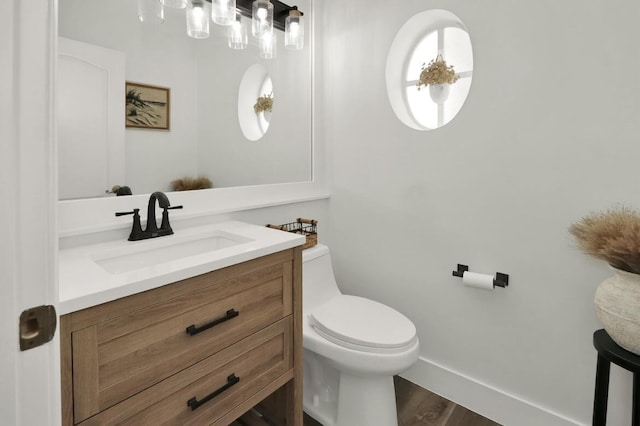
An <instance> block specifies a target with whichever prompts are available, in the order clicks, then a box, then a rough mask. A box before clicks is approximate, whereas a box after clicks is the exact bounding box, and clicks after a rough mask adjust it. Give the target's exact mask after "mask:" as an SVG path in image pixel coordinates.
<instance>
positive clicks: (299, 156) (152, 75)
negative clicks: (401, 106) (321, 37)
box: [58, 0, 313, 200]
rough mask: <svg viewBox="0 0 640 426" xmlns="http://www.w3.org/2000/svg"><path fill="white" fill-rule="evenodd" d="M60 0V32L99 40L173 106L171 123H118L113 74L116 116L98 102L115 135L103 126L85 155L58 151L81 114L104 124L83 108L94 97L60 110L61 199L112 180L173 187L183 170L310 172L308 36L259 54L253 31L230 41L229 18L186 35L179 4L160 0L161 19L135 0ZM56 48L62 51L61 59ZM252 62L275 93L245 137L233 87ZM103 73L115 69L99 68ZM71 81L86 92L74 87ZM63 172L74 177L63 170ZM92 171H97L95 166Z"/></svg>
mask: <svg viewBox="0 0 640 426" xmlns="http://www.w3.org/2000/svg"><path fill="white" fill-rule="evenodd" d="M295 4H296V5H297V6H298V7H299V9H300V10H302V11H304V12H305V17H307V18H309V15H310V12H311V0H296V2H295ZM58 10H59V13H58V16H59V19H58V21H59V26H58V34H59V36H60V37H62V38H64V39H71V40H72V42H73V41H76V42H80V43H83V44H84V45H81V46H80V47H81V50H82V49H87V50H89V51H93V50H100V49H104V50H105V51H108V52H111V53H113V54H114V55H115V56H118V54H119V55H121V56H122V58H123V60H124V65H119V66H120V67H122V66H123V67H124V71H123V75H124V80H126V81H129V82H135V83H139V84H144V85H150V86H156V87H160V88H166V89H169V93H170V116H171V121H170V128H169V130H157V129H140V128H126V129H125V128H124V102H125V99H124V98H125V91H124V86H123V87H121V88H119V87H118V86H119V83H116V84H115V86H116V87H115V88H113V89H112V88H107V89H104V90H103V92H104V93H106V95H105V97H107V98H113V97H116V98H117V96H120V95H121V101H122V105H121V110H122V114H123V116H122V117H119V113H117V112H116V113H114V112H108V113H107V111H108V109H107V107H104V110H105V114H110V115H109V118H110V119H113V120H114V121H115V122H116V123H117V124H116V127H115V133H116V134H117V133H118V132H120V134H121V136H117V135H116V136H114V137H111V136H105V138H104V139H105V140H104V141H103V146H102V147H101V148H99V149H98V150H97V151H95V150H94V152H93V157H90V156H89V157H87V156H85V155H84V154H83V153H82V151H83V149H75V148H73V149H67V150H66V152H67V154H65V135H64V134H63V132H64V131H66V132H71V133H73V132H75V131H76V130H77V129H76V128H75V125H74V122H75V123H78V124H83V125H84V129H85V130H87V127H88V128H89V129H88V130H91V127H92V126H93V127H100V126H102V121H100V120H97V121H94V120H92V119H91V118H90V117H88V118H86V117H85V116H84V114H83V113H84V109H86V108H84V107H83V105H92V104H95V102H93V101H94V100H95V99H96V98H95V97H93V96H92V97H91V99H86V100H85V101H84V102H77V101H75V102H73V103H72V104H71V105H67V107H66V108H67V109H66V112H65V114H64V115H65V116H66V117H67V118H68V119H69V121H68V123H67V125H66V126H60V125H59V128H60V129H61V131H60V132H59V135H58V145H59V147H60V149H59V151H60V152H61V155H66V157H65V158H59V165H60V173H59V175H60V180H61V182H60V184H61V186H62V185H65V188H61V189H60V194H61V197H60V198H61V199H65V200H71V199H78V198H98V197H113V196H114V195H113V194H105V191H106V190H109V189H111V187H112V186H113V185H121V186H122V185H126V186H129V187H130V188H131V190H132V192H133V194H134V195H138V194H145V193H150V192H153V191H156V190H161V191H171V182H172V181H173V180H176V179H179V178H183V177H197V176H205V177H207V178H209V179H210V180H211V182H212V184H213V188H235V187H245V186H255V185H266V184H283V183H300V182H309V181H311V179H312V176H311V169H312V140H311V139H312V122H311V109H312V108H311V105H312V97H311V96H312V49H311V47H310V43H307V45H305V47H304V48H303V50H300V51H290V50H286V49H284V47H282V46H280V48H279V49H278V53H277V57H276V58H275V59H270V60H266V59H260V57H259V52H258V45H257V42H256V41H255V40H252V38H251V36H249V46H248V47H247V48H246V49H244V50H233V49H230V48H229V47H228V46H227V32H226V31H227V29H226V27H221V26H218V25H216V24H214V23H213V22H210V29H211V34H210V36H209V38H207V39H204V40H195V39H191V38H190V37H188V36H187V33H186V19H185V11H184V10H176V9H168V8H166V9H165V10H164V22H163V23H161V24H151V23H144V24H143V23H141V22H140V21H139V20H138V11H137V6H136V2H135V1H132V0H58ZM245 19H246V18H245ZM312 31H313V29H312V26H311V19H307V32H308V33H309V34H311V33H312ZM307 37H308V40H309V39H310V37H309V36H307ZM280 40H282V38H280ZM59 45H60V46H62V45H63V43H59ZM83 46H84V47H83ZM63 53H64V52H62V51H60V52H59V61H60V57H61V55H62V54H63ZM66 59H67V60H70V61H71V62H72V63H76V64H78V63H79V64H81V66H84V65H85V64H87V63H90V62H91V60H89V61H87V60H86V59H83V58H77V57H73V56H71V57H69V56H68V57H67V58H66ZM255 64H260V65H261V66H263V67H264V68H265V69H266V70H267V72H268V75H269V76H270V78H271V82H272V84H273V93H274V94H277V95H276V96H274V99H273V110H272V113H271V115H270V117H269V128H268V131H266V132H265V134H264V135H263V137H261V138H260V139H259V140H256V141H252V140H249V139H247V138H246V137H245V135H244V134H243V132H242V130H241V127H240V124H239V122H238V95H239V88H240V82H241V79H242V76H243V75H244V74H245V72H246V71H247V69H249V68H250V67H252V66H254V65H255ZM90 65H93V64H90ZM116 66H118V65H116ZM62 72H66V71H64V69H63V68H62V67H60V66H59V68H58V74H59V80H60V79H61V77H60V73H62ZM100 73H104V74H109V75H111V74H112V72H111V71H104V69H101V71H99V72H98V74H100ZM66 79H67V81H71V83H72V84H73V82H74V81H79V79H78V78H76V76H75V75H72V76H71V77H69V76H66ZM97 79H98V84H106V83H104V82H103V81H102V80H101V77H99V76H98V77H97ZM83 81H84V80H83ZM101 90H102V89H101ZM112 90H115V92H114V91H112ZM77 91H80V92H81V93H86V91H85V90H84V89H82V88H81V87H78V88H77ZM114 93H116V94H118V95H117V96H116V95H114ZM58 105H60V100H59V101H58ZM116 106H118V104H117V102H116ZM59 109H60V108H59ZM58 115H62V114H58ZM94 123H95V124H94ZM97 123H100V124H99V125H98V124H97ZM118 126H120V127H118ZM101 131H103V133H104V134H106V133H108V131H107V130H104V129H102V128H101ZM80 135H81V136H80V137H79V141H80V144H82V141H87V144H88V143H89V142H90V141H91V142H92V141H93V140H94V139H95V138H94V137H92V136H91V132H89V133H86V132H85V133H80ZM114 138H115V141H114V140H113V139H114ZM114 144H115V145H114ZM114 146H115V147H114ZM111 151H115V153H114V152H111ZM114 159H115V160H114ZM114 161H115V164H114ZM105 170H106V171H105ZM114 171H115V174H113V173H112V176H109V173H110V172H114ZM65 172H70V173H69V174H70V175H71V176H72V177H70V178H64V176H63V175H64V174H65ZM95 172H99V173H101V174H100V175H99V176H97V177H96V176H92V175H91V174H92V173H95ZM74 173H75V177H73V176H74ZM113 176H115V177H113ZM65 179H66V182H67V183H65ZM90 180H92V181H95V182H98V183H97V184H96V185H94V188H93V189H92V190H90V191H84V190H83V191H81V192H80V193H78V192H77V191H76V192H74V190H72V189H73V188H70V186H73V183H74V182H80V181H90Z"/></svg>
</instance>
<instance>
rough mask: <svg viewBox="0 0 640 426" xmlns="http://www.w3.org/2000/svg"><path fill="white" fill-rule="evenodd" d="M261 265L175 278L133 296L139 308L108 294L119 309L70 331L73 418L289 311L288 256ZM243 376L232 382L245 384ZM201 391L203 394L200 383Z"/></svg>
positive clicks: (87, 414)
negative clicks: (165, 288) (166, 287)
mask: <svg viewBox="0 0 640 426" xmlns="http://www.w3.org/2000/svg"><path fill="white" fill-rule="evenodd" d="M249 264H251V262H250V263H249ZM257 266H258V267H255V268H253V269H251V270H250V271H249V272H246V273H242V274H230V275H229V276H228V277H227V279H225V280H220V274H219V273H217V272H218V271H216V272H212V273H210V274H205V275H201V276H199V277H194V278H191V279H188V280H184V281H182V282H178V283H175V284H172V286H171V288H172V290H171V293H169V295H168V296H167V295H165V296H163V295H162V292H160V294H159V295H158V290H153V291H151V292H147V293H149V295H148V296H144V295H145V293H141V294H140V295H136V296H134V297H136V298H138V299H137V302H136V304H135V305H133V306H137V309H135V310H131V309H130V306H131V301H130V300H129V299H130V298H127V299H122V300H123V303H126V304H127V306H126V307H125V308H121V307H119V306H118V303H119V301H115V302H111V303H109V304H108V305H111V304H113V306H111V307H110V312H116V313H117V314H116V315H115V316H114V315H111V316H108V315H107V316H106V317H103V318H101V320H100V321H98V322H97V323H96V324H94V325H92V326H89V327H85V328H80V329H77V330H75V331H73V332H72V333H71V340H72V357H73V360H74V362H73V366H72V370H73V398H74V406H73V410H74V422H75V423H79V422H81V421H83V420H85V419H88V418H89V417H91V416H94V415H96V414H97V413H99V412H101V411H103V410H106V409H108V408H109V407H114V406H115V405H116V404H118V403H120V402H122V401H124V400H125V399H126V398H129V397H132V396H133V395H136V394H138V393H139V392H141V391H143V390H145V389H147V388H149V387H151V386H153V385H155V384H157V383H160V382H161V381H163V380H165V379H167V378H169V377H170V376H172V375H174V374H176V373H178V372H180V371H182V370H184V369H186V368H188V367H190V366H192V365H193V364H196V363H198V362H200V361H202V360H204V359H206V358H208V357H210V356H211V355H212V354H216V353H218V352H219V351H221V350H223V349H224V348H227V347H228V346H230V345H233V344H234V343H236V342H239V341H241V340H242V339H245V338H246V337H247V336H250V335H252V334H253V333H256V332H257V331H259V330H261V329H263V328H265V327H266V326H268V325H270V324H273V323H275V322H276V321H278V320H281V319H282V318H284V317H286V316H288V315H290V314H291V313H292V293H291V292H292V278H291V277H292V273H291V267H292V264H291V262H278V263H275V264H273V262H272V263H271V264H268V263H267V264H257ZM175 289H178V290H183V291H178V292H177V293H176V292H175ZM139 296H141V297H139ZM98 308H100V307H98ZM100 309H103V308H100ZM236 313H237V315H236ZM188 329H192V330H193V331H192V333H191V334H190V333H189V332H188ZM272 352H273V351H272ZM225 353H226V352H225ZM272 355H273V354H272ZM243 362H244V360H243ZM260 362H262V361H261V360H260ZM260 362H258V361H257V360H255V359H254V360H253V361H252V362H251V363H249V364H247V365H248V366H250V367H251V368H254V367H255V368H257V365H258V364H260ZM253 364H255V365H253ZM206 365H215V366H216V367H217V366H218V365H220V364H211V363H210V362H209V361H208V362H207V364H206ZM243 365H244V364H243ZM202 368H203V367H202V366H201V367H199V369H196V370H197V371H204V370H202ZM251 371H253V370H251ZM217 374H218V375H217V376H215V377H216V380H218V379H220V378H221V377H223V376H224V377H223V378H224V379H225V380H226V377H227V376H225V375H224V372H219V373H217ZM229 374H230V373H229ZM245 374H247V372H245ZM248 374H253V373H250V372H249V373H248ZM206 377H210V375H209V374H207V375H206ZM210 379H211V377H210ZM241 382H242V383H239V384H238V385H234V386H233V387H234V388H238V389H242V388H243V387H244V383H245V381H243V380H241ZM208 383H209V382H208ZM209 386H211V385H210V384H209ZM234 392H235V391H234ZM197 394H198V395H201V394H203V392H201V389H200V388H198V393H197ZM232 394H233V393H232ZM185 404H186V403H185ZM213 405H215V404H213ZM185 406H186V405H185ZM114 408H115V407H114ZM116 411H120V409H117V410H116ZM198 411H200V410H195V412H198ZM194 415H195V414H194ZM192 416H193V415H192ZM138 424H140V423H138Z"/></svg>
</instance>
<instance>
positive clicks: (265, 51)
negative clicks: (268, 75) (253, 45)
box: [259, 32, 278, 59]
mask: <svg viewBox="0 0 640 426" xmlns="http://www.w3.org/2000/svg"><path fill="white" fill-rule="evenodd" d="M259 44H260V46H259V48H260V57H261V58H263V59H273V58H275V57H276V53H277V52H276V47H277V45H278V39H277V37H276V33H274V32H272V33H271V34H265V35H264V36H262V38H261V39H260V43H259Z"/></svg>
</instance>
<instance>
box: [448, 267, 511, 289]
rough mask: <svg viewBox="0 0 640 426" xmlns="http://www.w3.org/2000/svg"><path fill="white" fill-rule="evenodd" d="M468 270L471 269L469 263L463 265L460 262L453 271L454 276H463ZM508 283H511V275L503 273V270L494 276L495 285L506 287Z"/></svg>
mask: <svg viewBox="0 0 640 426" xmlns="http://www.w3.org/2000/svg"><path fill="white" fill-rule="evenodd" d="M468 270H469V267H468V266H467V265H461V264H459V263H458V269H457V270H455V271H453V273H452V274H453V276H454V277H460V278H462V276H463V275H464V273H465V272H467V271H468ZM508 285H509V275H508V274H503V273H502V272H496V275H495V277H494V278H493V286H494V287H496V286H497V287H502V288H505V287H507V286H508Z"/></svg>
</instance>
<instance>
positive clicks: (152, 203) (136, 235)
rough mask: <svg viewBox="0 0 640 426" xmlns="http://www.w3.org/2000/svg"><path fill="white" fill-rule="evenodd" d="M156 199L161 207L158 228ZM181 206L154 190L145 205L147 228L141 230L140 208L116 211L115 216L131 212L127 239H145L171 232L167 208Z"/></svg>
mask: <svg viewBox="0 0 640 426" xmlns="http://www.w3.org/2000/svg"><path fill="white" fill-rule="evenodd" d="M156 201H157V202H158V206H159V207H160V208H161V209H162V223H161V224H160V229H158V224H157V223H156ZM181 208H182V206H173V207H171V203H169V198H167V196H166V195H165V194H164V192H160V191H156V192H154V193H153V194H151V196H150V197H149V205H148V207H147V228H146V229H145V230H144V231H143V230H142V226H141V225H140V214H139V211H140V209H133V211H131V212H117V213H116V216H124V215H128V214H133V227H132V228H131V234H129V241H139V240H146V239H148V238H156V237H162V236H164V235H171V234H173V229H171V225H170V224H169V210H173V209H181Z"/></svg>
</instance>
